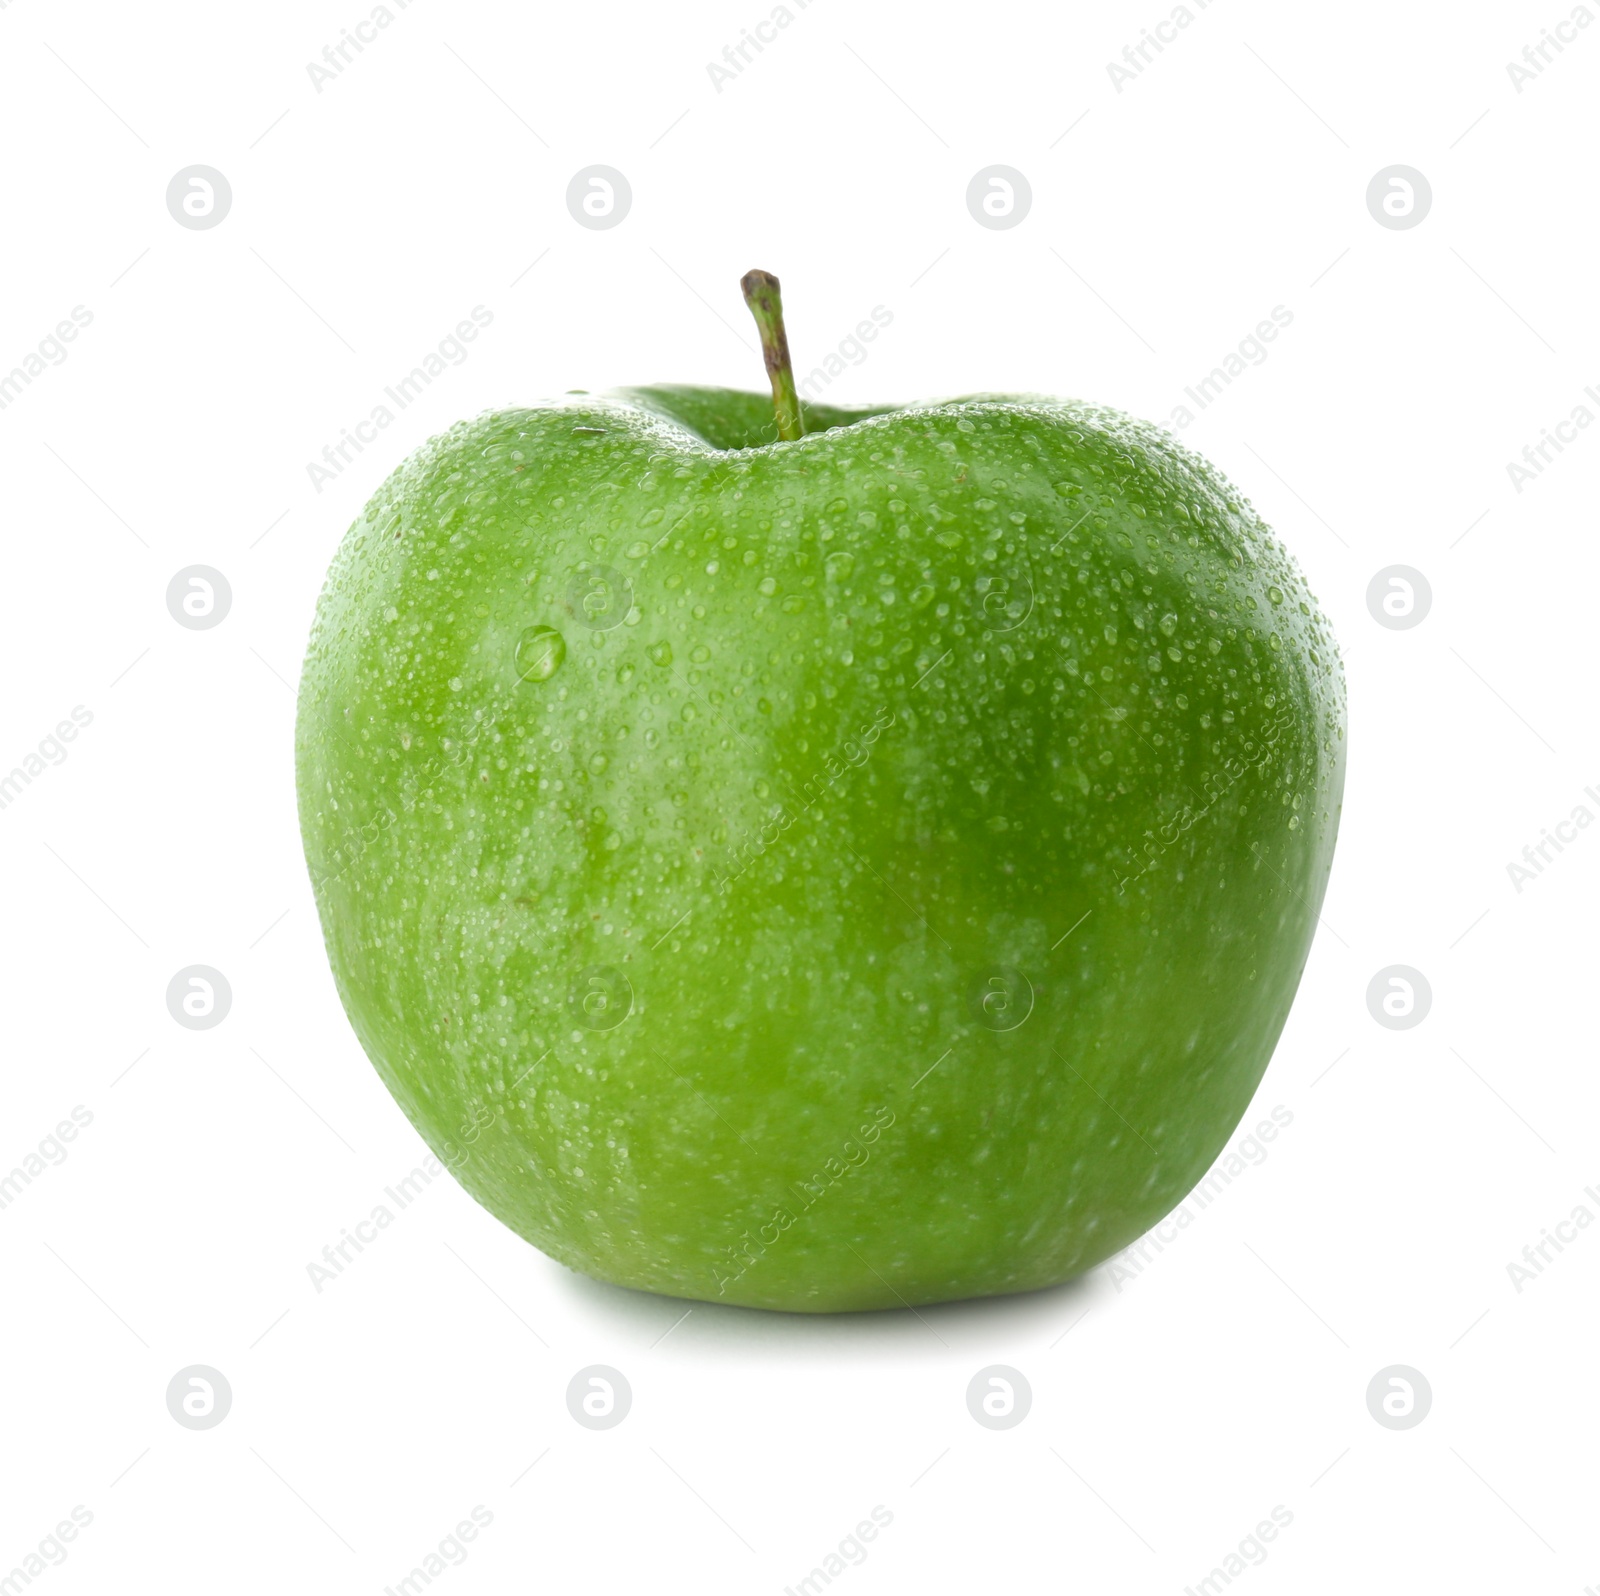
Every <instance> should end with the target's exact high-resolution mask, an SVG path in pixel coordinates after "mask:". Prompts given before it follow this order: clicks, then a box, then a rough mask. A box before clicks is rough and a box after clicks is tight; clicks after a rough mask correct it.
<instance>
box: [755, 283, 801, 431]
mask: <svg viewBox="0 0 1600 1596" xmlns="http://www.w3.org/2000/svg"><path fill="white" fill-rule="evenodd" d="M739 286H740V288H742V289H743V290H744V302H745V304H747V305H748V306H749V307H750V314H751V315H752V316H754V317H755V319H756V327H757V329H758V330H759V331H760V333H761V357H762V359H763V360H765V361H766V363H767V376H768V377H770V378H771V379H772V408H773V410H774V411H775V412H776V414H777V418H778V436H779V437H780V438H783V439H787V440H793V439H795V438H801V437H804V436H805V430H806V429H805V422H804V421H803V420H802V419H801V416H800V396H799V394H798V393H796V392H795V386H794V367H793V366H792V365H790V364H789V337H788V334H787V333H785V332H784V330H783V295H782V291H781V289H780V288H779V285H778V279H777V278H776V277H774V276H773V275H772V273H771V272H760V271H753V272H746V273H745V274H744V276H743V277H742V278H740V280H739Z"/></svg>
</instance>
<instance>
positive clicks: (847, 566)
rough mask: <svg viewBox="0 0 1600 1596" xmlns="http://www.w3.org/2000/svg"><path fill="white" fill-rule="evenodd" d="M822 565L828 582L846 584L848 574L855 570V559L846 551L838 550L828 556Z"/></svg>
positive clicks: (848, 577) (848, 578)
mask: <svg viewBox="0 0 1600 1596" xmlns="http://www.w3.org/2000/svg"><path fill="white" fill-rule="evenodd" d="M822 563H823V569H824V570H825V571H826V572H827V573H828V580H829V581H830V582H848V581H849V580H850V573H851V572H852V571H854V570H855V568H856V557H855V555H853V554H851V553H850V552H849V551H848V550H845V549H840V550H838V551H837V552H836V553H833V554H830V555H829V556H828V557H827V559H826V560H824V561H823V562H822Z"/></svg>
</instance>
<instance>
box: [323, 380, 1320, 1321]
mask: <svg viewBox="0 0 1600 1596" xmlns="http://www.w3.org/2000/svg"><path fill="white" fill-rule="evenodd" d="M807 419H808V422H809V425H810V427H811V428H812V429H814V430H811V431H809V432H808V433H807V435H806V436H804V437H802V438H799V439H798V440H796V441H792V442H770V441H768V440H770V439H771V438H772V436H773V428H772V411H771V406H770V403H769V402H768V401H767V400H766V399H765V398H764V397H758V396H756V395H745V394H735V393H729V392H726V391H721V390H717V391H710V390H688V389H653V390H631V391H628V392H625V393H623V394H619V395H613V396H610V397H608V398H589V397H586V396H577V397H572V398H570V399H569V400H568V401H566V402H564V403H561V404H558V405H552V406H547V407H544V408H537V409H526V410H512V411H506V412H502V413H497V414H491V415H486V416H483V417H481V418H479V419H478V420H475V421H472V422H469V423H464V424H462V425H460V426H457V427H455V428H454V429H453V430H451V431H450V432H449V433H448V434H446V435H445V436H443V437H441V438H438V439H436V440H435V441H433V442H432V443H430V444H429V445H427V446H426V447H425V448H424V449H422V450H421V451H419V452H418V453H417V454H416V455H415V456H414V457H413V458H412V459H411V460H409V461H408V462H407V463H406V464H405V465H403V466H402V467H401V468H400V469H399V470H398V471H397V472H396V473H395V474H394V476H393V477H391V478H390V480H389V481H388V482H387V483H386V484H385V485H384V486H383V488H382V489H381V490H380V491H379V492H378V493H377V495H376V496H375V497H374V498H373V500H372V502H371V504H370V505H369V506H368V507H367V509H366V511H365V512H364V514H363V515H362V517H361V519H360V520H358V521H357V522H356V524H355V525H354V526H353V527H352V528H351V529H350V532H349V533H348V535H347V536H346V538H345V540H344V542H343V544H342V546H341V548H340V550H339V552H338V555H337V558H336V560H335V562H334V565H333V569H332V571H331V573H330V576H329V580H328V584H327V587H326V589H325V591H324V593H323V595H322V598H321V601H320V604H319V606H318V611H317V618H316V623H315V628H314V633H313V637H312V642H311V646H310V651H309V655H308V658H307V661H306V666H305V672H304V677H303V681H302V684H301V691H300V706H299V719H298V728H297V758H298V785H299V800H300V813H301V822H302V827H303V831H304V836H305V845H306V854H307V859H308V861H309V864H310V868H311V873H312V879H313V883H314V886H315V891H316V898H317V904H318V908H319V910H320V913H321V917H322V924H323V929H324V933H325V936H326V941H327V947H328V952H329V957H330V960H331V963H332V967H333V972H334V975H335V977H336V980H337V982H338V987H339V991H340V994H341V996H342V998H343V1001H344V1005H345V1008H346V1010H347V1012H348V1014H349V1016H350V1019H351V1022H352V1023H353V1025H354V1027H355V1030H356V1033H357V1035H358V1036H359V1038H360V1040H361V1043H362V1045H363V1046H364V1047H365V1049H366V1051H367V1053H368V1055H369V1056H370V1057H371V1059H372V1061H373V1063H374V1065H375V1066H376V1067H377V1070H378V1072H379V1074H380V1075H381V1076H382V1078H383V1080H384V1082H385V1084H386V1085H387V1086H388V1088H389V1090H390V1091H391V1092H392V1093H393V1094H394V1096H395V1098H396V1099H397V1100H398V1101H399V1103H400V1105H401V1107H402V1108H403V1109H404V1110H405V1112H406V1113H407V1115H408V1116H409V1117H410V1119H411V1120H412V1122H413V1124H414V1125H415V1126H416V1127H417V1129H418V1130H419V1131H420V1132H421V1134H422V1135H423V1137H424V1138H425V1139H426V1140H427V1141H428V1143H429V1144H430V1145H431V1146H432V1148H433V1149H434V1150H435V1152H436V1153H437V1154H438V1156H439V1157H440V1158H441V1159H443V1160H444V1161H445V1162H446V1163H447V1164H449V1166H450V1167H451V1168H452V1169H453V1170H454V1171H455V1173H456V1175H457V1177H458V1178H459V1179H460V1181H461V1182H462V1184H463V1185H464V1186H465V1187H466V1188H467V1190H468V1191H470V1192H471V1193H472V1194H473V1196H475V1197H476V1198H477V1199H478V1200H479V1201H480V1202H481V1203H482V1204H483V1205H484V1206H485V1207H486V1208H488V1209H489V1210H490V1211H491V1212H492V1213H494V1214H495V1215H497V1216H498V1217H499V1218H500V1219H501V1220H503V1221H504V1222H505V1223H506V1224H507V1225H509V1226H510V1227H511V1228H512V1229H513V1230H515V1231H517V1232H518V1233H519V1234H521V1235H522V1236H524V1237H526V1238H527V1239H528V1240H529V1241H530V1242H532V1243H533V1244H534V1245H536V1246H537V1247H540V1248H542V1249H543V1250H544V1251H545V1252H547V1253H549V1254H550V1255H552V1256H553V1257H555V1258H558V1259H560V1260H561V1261H562V1262H564V1263H566V1264H568V1265H570V1266H571V1267H572V1268H574V1269H579V1270H582V1271H585V1272H586V1273H588V1274H591V1275H594V1276H597V1277H599V1278H601V1279H603V1280H608V1281H614V1282H619V1283H621V1284H624V1285H628V1286H636V1287H642V1288H645V1289H648V1290H651V1291H657V1292H665V1293H670V1294H673V1295H677V1296H683V1297H690V1298H703V1299H707V1300H710V1301H721V1302H729V1303H741V1304H750V1305H757V1306H761V1307H767V1308H780V1309H794V1310H810V1311H828V1310H840V1309H864V1308H882V1307H894V1306H897V1305H900V1304H906V1303H909V1304H917V1303H927V1302H934V1301H939V1300H943V1299H948V1298H957V1297H967V1296H976V1295H985V1294H993V1293H1001V1292H1014V1291H1021V1290H1026V1289H1029V1288H1032V1287H1039V1286H1045V1285H1050V1284H1052V1283H1055V1282H1059V1281H1062V1280H1065V1279H1067V1278H1069V1277H1071V1276H1072V1275H1075V1274H1077V1273H1079V1272H1081V1271H1083V1270H1085V1269H1087V1268H1089V1267H1091V1266H1092V1265H1094V1264H1096V1263H1098V1262H1100V1261H1101V1260H1102V1259H1104V1258H1106V1257H1108V1256H1109V1255H1110V1254H1111V1253H1113V1252H1115V1251H1116V1250H1117V1249H1119V1248H1121V1247H1123V1246H1125V1245H1126V1244H1127V1243H1129V1242H1130V1241H1132V1240H1134V1239H1135V1238H1136V1237H1137V1236H1138V1235H1139V1234H1140V1233H1141V1232H1142V1231H1144V1230H1145V1229H1147V1228H1148V1227H1149V1226H1150V1225H1152V1224H1153V1223H1155V1222H1156V1221H1157V1220H1159V1219H1160V1218H1161V1216H1162V1215H1164V1214H1165V1213H1166V1212H1167V1211H1168V1210H1169V1209H1171V1208H1172V1207H1173V1206H1174V1205H1175V1204H1176V1203H1177V1202H1178V1201H1179V1200H1180V1199H1181V1198H1182V1197H1183V1196H1184V1194H1185V1193H1186V1192H1187V1191H1188V1190H1189V1189H1190V1188H1191V1187H1192V1185H1193V1184H1194V1182H1195V1181H1196V1180H1197V1179H1198V1178H1199V1177H1200V1175H1201V1174H1203V1172H1204V1171H1205V1170H1206V1168H1207V1167H1208V1165H1209V1164H1210V1163H1211V1161H1212V1160H1213V1159H1214V1158H1215V1156H1216V1154H1217V1153H1218V1151H1219V1150H1220V1149H1221V1147H1222V1146H1223V1144H1224V1142H1225V1140H1226V1139H1227V1137H1228V1135H1229V1133H1230V1132H1231V1131H1232V1130H1233V1128H1234V1127H1235V1125H1236V1124H1237V1123H1238V1121H1239V1119H1240V1116H1241V1115H1242V1113H1243V1112H1244V1109H1245V1107H1246V1105H1247V1104H1248V1102H1249V1100H1250V1097H1251V1095H1252V1093H1253V1092H1254V1090H1255V1088H1256V1085H1257V1083H1258V1081H1259V1080H1260V1078H1261V1075H1262V1072H1263V1071H1264V1069H1265V1068H1266V1065H1267V1062H1268V1059H1269V1057H1270V1056H1271V1053H1272V1050H1273V1047H1274V1044H1275V1043H1276V1041H1277V1038H1278V1034H1279V1032H1280V1030H1281V1029H1282V1027H1283V1024H1284V1020H1285V1018H1286V1016H1287V1014H1288V1012H1289V1005H1290V1002H1291V1000H1292V999H1293V997H1294V993H1295V988H1296V986H1297V984H1298V982H1299V979H1300V974H1301V970H1302V968H1303V966H1304V964H1305V960H1306V957H1307V952H1308V950H1309V948H1310V945H1311V940H1312V935H1313V931H1314V928H1315V925H1316V917H1317V910H1318V907H1319V905H1320V903H1321V900H1322V895H1323V890H1324V886H1325V883H1326V879H1327V874H1328V870H1329V865H1330V861H1331V858H1332V852H1333V845H1334V836H1335V831H1336V828H1337V823H1338V815H1339V804H1340V796H1341V791H1342V787H1343V772H1344V742H1343V736H1344V730H1343V726H1344V689H1343V679H1342V674H1341V670H1340V666H1339V661H1338V656H1337V652H1336V649H1335V645H1334V641H1333V638H1332V636H1331V634H1330V632H1329V629H1328V627H1327V624H1326V622H1325V621H1324V620H1323V618H1322V617H1321V615H1320V613H1319V611H1318V609H1317V606H1316V604H1315V602H1314V601H1313V600H1312V598H1311V596H1310V594H1309V593H1308V592H1307V590H1306V587H1305V584H1304V582H1303V580H1302V578H1301V577H1300V575H1299V573H1298V571H1297V569H1296V568H1295V566H1294V564H1293V562H1292V561H1291V560H1290V558H1289V557H1288V556H1287V554H1286V553H1285V551H1284V550H1283V548H1282V547H1281V545H1280V544H1279V543H1278V542H1277V541H1276V540H1275V539H1274V538H1273V536H1272V535H1271V533H1270V532H1269V531H1268V530H1267V529H1266V528H1265V527H1264V526H1263V525H1262V524H1261V522H1260V520H1259V519H1258V518H1257V517H1256V515H1255V513H1254V512H1253V511H1252V510H1251V508H1250V507H1249V505H1248V504H1247V503H1246V502H1245V501H1244V499H1243V498H1242V497H1241V496H1240V495H1239V493H1238V492H1237V491H1236V490H1235V489H1234V488H1233V487H1232V486H1231V485H1230V484H1229V483H1228V482H1227V481H1225V480H1224V479H1223V478H1222V477H1221V476H1220V475H1219V474H1218V473H1217V472H1216V471H1215V470H1213V469H1212V468H1211V467H1209V466H1208V465H1207V464H1206V463H1205V462H1204V461H1202V460H1201V459H1199V458H1198V457H1196V456H1195V455H1193V454H1192V453H1189V452H1188V451H1186V450H1185V449H1183V448H1182V447H1180V446H1179V445H1178V444H1177V443H1176V442H1175V441H1174V440H1173V439H1172V438H1171V437H1170V436H1169V435H1167V434H1166V433H1164V432H1161V431H1159V430H1157V429H1155V428H1152V427H1149V426H1147V425H1144V424H1142V423H1138V422H1135V421H1132V420H1130V419H1129V418H1127V417H1125V416H1123V415H1120V414H1117V413H1115V412H1110V411H1105V410H1098V409H1094V408H1092V407H1088V406H1084V405H1079V404H1075V403H1066V402H1054V401H1049V400H1039V399H1008V398H1002V397H980V398H976V399H969V400H963V401H954V402H950V403H946V404H938V405H930V406H926V407H910V408H906V409H900V410H893V411H883V412H873V411H857V412H844V411H836V410H827V409H822V408H814V409H812V410H810V411H809V412H808V415H807ZM822 429H826V430H822Z"/></svg>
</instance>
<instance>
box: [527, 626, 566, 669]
mask: <svg viewBox="0 0 1600 1596" xmlns="http://www.w3.org/2000/svg"><path fill="white" fill-rule="evenodd" d="M566 657H567V640H566V639H565V638H564V637H563V636H562V635H561V634H560V632H558V631H557V630H556V629H555V627H553V626H530V627H529V628H528V629H527V630H526V631H525V632H524V633H523V634H522V636H521V638H520V639H519V640H518V642H517V674H518V675H519V676H520V677H521V678H522V679H523V681H525V682H547V681H549V680H550V678H551V677H552V676H554V675H555V673H556V672H557V671H558V670H560V669H561V662H562V661H563V660H564V659H565V658H566Z"/></svg>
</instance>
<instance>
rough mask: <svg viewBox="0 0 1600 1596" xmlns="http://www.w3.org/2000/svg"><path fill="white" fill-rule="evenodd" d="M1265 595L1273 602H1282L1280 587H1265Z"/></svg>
mask: <svg viewBox="0 0 1600 1596" xmlns="http://www.w3.org/2000/svg"><path fill="white" fill-rule="evenodd" d="M1267 597H1268V598H1269V599H1271V600H1272V602H1273V603H1274V604H1281V603H1283V589H1282V588H1281V587H1269V588H1268V589H1267Z"/></svg>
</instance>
